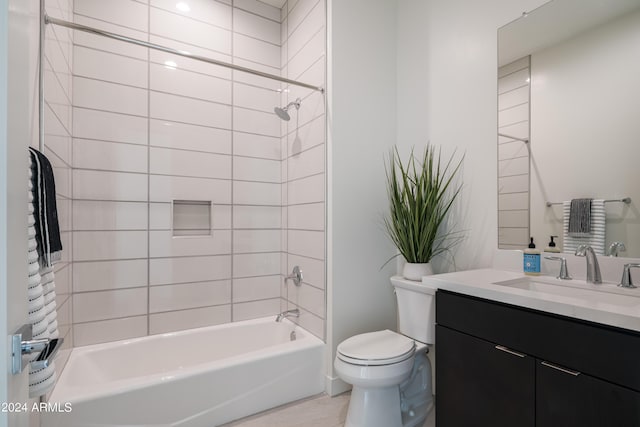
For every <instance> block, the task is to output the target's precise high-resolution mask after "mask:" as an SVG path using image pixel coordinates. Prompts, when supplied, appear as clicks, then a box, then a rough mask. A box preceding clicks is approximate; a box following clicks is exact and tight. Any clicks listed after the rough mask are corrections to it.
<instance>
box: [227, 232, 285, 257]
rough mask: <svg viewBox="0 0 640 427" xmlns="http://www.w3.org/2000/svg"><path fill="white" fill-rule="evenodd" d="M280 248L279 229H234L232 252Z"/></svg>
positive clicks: (263, 250)
mask: <svg viewBox="0 0 640 427" xmlns="http://www.w3.org/2000/svg"><path fill="white" fill-rule="evenodd" d="M279 250H280V230H234V231H233V252H234V254H241V253H251V252H276V251H279Z"/></svg>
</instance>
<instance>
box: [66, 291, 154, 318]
mask: <svg viewBox="0 0 640 427" xmlns="http://www.w3.org/2000/svg"><path fill="white" fill-rule="evenodd" d="M146 311H147V289H146V288H134V289H118V290H114V291H100V292H86V293H76V294H74V295H73V321H74V322H75V323H81V322H91V321H94V320H106V319H114V318H119V317H129V316H138V315H142V314H146Z"/></svg>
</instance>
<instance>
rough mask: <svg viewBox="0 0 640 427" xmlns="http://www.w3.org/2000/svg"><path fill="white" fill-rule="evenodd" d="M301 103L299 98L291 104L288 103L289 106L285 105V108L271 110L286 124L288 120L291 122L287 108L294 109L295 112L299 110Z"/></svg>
mask: <svg viewBox="0 0 640 427" xmlns="http://www.w3.org/2000/svg"><path fill="white" fill-rule="evenodd" d="M301 102H302V100H301V99H300V98H298V99H296V100H295V101H293V102H290V103H289V104H287V106H286V107H282V108H280V107H276V108H274V109H273V111H274V112H275V113H276V114H277V115H278V117H280V118H281V119H282V120H284V121H286V122H288V121H289V120H291V116H290V115H289V112H288V111H289V108H291V107H296V110H298V109H300V103H301Z"/></svg>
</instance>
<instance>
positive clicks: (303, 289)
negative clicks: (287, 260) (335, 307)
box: [287, 281, 325, 318]
mask: <svg viewBox="0 0 640 427" xmlns="http://www.w3.org/2000/svg"><path fill="white" fill-rule="evenodd" d="M287 288H288V294H287V299H288V300H289V301H291V302H293V303H294V304H295V305H297V306H299V307H302V308H304V309H305V310H307V311H310V312H311V313H313V314H315V315H316V316H320V317H323V318H324V317H325V309H324V291H323V290H321V289H317V288H314V287H313V286H309V285H307V284H306V283H303V284H302V285H301V286H295V285H294V284H292V283H291V282H290V281H289V282H288V283H287Z"/></svg>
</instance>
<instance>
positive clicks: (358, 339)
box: [334, 276, 436, 427]
mask: <svg viewBox="0 0 640 427" xmlns="http://www.w3.org/2000/svg"><path fill="white" fill-rule="evenodd" d="M391 284H392V285H393V286H394V288H395V294H396V300H397V303H398V332H397V333H396V332H393V331H389V330H384V331H377V332H370V333H366V334H360V335H356V336H353V337H351V338H348V339H346V340H344V341H343V342H342V343H340V344H339V345H338V350H337V355H336V359H335V361H334V367H335V368H336V372H337V373H338V376H340V378H341V379H342V380H344V381H345V382H347V383H349V384H352V385H353V389H352V391H351V400H350V402H349V411H348V413H347V420H346V422H345V427H421V426H422V424H423V423H424V421H425V419H426V418H427V415H428V414H429V412H430V411H431V409H432V408H433V394H432V392H431V363H430V362H429V359H428V358H427V351H428V345H429V344H433V343H434V341H435V291H436V290H435V289H432V288H429V287H427V286H425V285H423V284H422V283H420V282H414V281H411V280H405V279H403V278H401V277H398V276H394V277H392V278H391Z"/></svg>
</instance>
